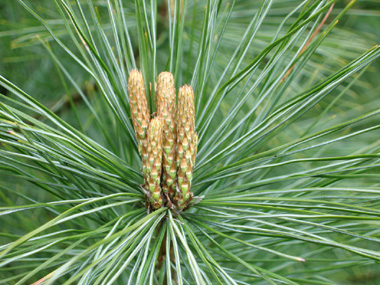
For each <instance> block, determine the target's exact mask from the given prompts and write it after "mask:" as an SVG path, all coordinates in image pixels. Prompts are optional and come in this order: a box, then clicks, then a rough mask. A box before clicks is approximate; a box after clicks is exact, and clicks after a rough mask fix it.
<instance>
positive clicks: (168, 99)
mask: <svg viewBox="0 0 380 285" xmlns="http://www.w3.org/2000/svg"><path fill="white" fill-rule="evenodd" d="M155 86H156V88H155V89H156V90H155V102H156V110H157V111H156V113H155V114H153V115H152V116H151V115H150V113H149V107H148V103H147V98H146V94H145V86H144V78H143V76H142V74H141V72H140V71H138V70H132V71H131V73H130V74H129V78H128V92H129V101H130V107H131V114H132V121H133V127H134V129H135V132H136V138H137V141H138V148H139V153H140V155H141V159H142V165H143V174H144V181H145V183H144V186H143V187H144V190H145V194H146V196H147V204H148V206H149V207H150V208H152V209H158V208H160V207H162V206H166V207H169V208H172V209H176V210H178V211H182V210H184V209H186V208H187V207H188V205H189V203H190V201H191V200H192V198H193V193H192V192H191V191H190V188H191V180H192V175H193V169H194V165H195V156H196V153H197V145H198V135H197V134H196V132H195V108H194V92H193V89H192V88H191V86H188V85H184V86H182V87H181V88H179V91H178V98H176V90H175V86H174V78H173V75H172V74H171V73H170V72H162V73H160V74H159V75H158V78H157V82H156V85H155Z"/></svg>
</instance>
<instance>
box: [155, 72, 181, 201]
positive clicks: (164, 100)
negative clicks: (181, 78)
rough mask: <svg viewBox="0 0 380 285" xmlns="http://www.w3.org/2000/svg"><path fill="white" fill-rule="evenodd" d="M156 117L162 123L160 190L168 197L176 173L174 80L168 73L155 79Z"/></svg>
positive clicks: (173, 191) (171, 194) (173, 189)
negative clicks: (160, 119) (161, 179)
mask: <svg viewBox="0 0 380 285" xmlns="http://www.w3.org/2000/svg"><path fill="white" fill-rule="evenodd" d="M156 104H157V105H156V106H157V115H158V116H159V117H161V118H162V121H163V139H162V143H163V161H162V172H163V176H162V178H163V181H162V190H163V191H164V192H165V193H168V194H169V196H170V197H173V196H174V194H175V180H176V179H175V178H176V176H175V173H176V161H175V156H176V145H177V141H176V140H177V136H176V133H177V129H176V123H175V119H176V95H175V86H174V78H173V75H172V74H171V73H170V72H161V73H160V74H159V75H158V78H157V89H156Z"/></svg>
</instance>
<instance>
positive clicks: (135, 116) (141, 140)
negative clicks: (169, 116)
mask: <svg viewBox="0 0 380 285" xmlns="http://www.w3.org/2000/svg"><path fill="white" fill-rule="evenodd" d="M128 93H129V103H130V107H131V114H132V122H133V128H134V129H135V132H136V138H137V142H138V147H139V152H140V154H141V156H142V157H143V156H144V155H146V133H147V129H148V126H149V119H150V115H149V108H148V103H147V100H146V95H145V85H144V78H143V76H142V74H141V72H140V71H138V70H136V69H134V70H132V71H131V73H130V74H129V78H128Z"/></svg>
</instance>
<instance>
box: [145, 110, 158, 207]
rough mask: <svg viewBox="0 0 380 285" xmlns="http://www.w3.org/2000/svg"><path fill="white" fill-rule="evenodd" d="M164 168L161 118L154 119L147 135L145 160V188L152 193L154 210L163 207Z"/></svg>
mask: <svg viewBox="0 0 380 285" xmlns="http://www.w3.org/2000/svg"><path fill="white" fill-rule="evenodd" d="M161 167H162V121H161V118H160V117H157V118H154V119H152V121H151V122H150V125H149V129H148V133H147V156H146V158H145V159H144V160H143V171H144V178H145V188H146V190H148V191H149V192H150V195H151V197H150V201H149V202H150V203H151V205H152V207H153V208H154V209H158V208H160V207H161V205H162V198H161V186H160V182H161Z"/></svg>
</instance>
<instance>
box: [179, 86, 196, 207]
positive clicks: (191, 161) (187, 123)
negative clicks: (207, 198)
mask: <svg viewBox="0 0 380 285" xmlns="http://www.w3.org/2000/svg"><path fill="white" fill-rule="evenodd" d="M194 129H195V107H194V92H193V89H192V88H191V86H188V85H185V86H183V87H181V88H180V89H179V92H178V107H177V158H176V162H177V185H178V190H177V191H178V192H177V193H176V197H175V202H176V204H177V207H178V208H179V209H183V208H185V207H186V205H188V203H189V202H190V200H191V199H192V196H193V195H192V193H191V191H190V189H191V180H192V175H193V169H194V165H195V156H196V153H197V147H198V136H197V134H196V133H195V130H194Z"/></svg>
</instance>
